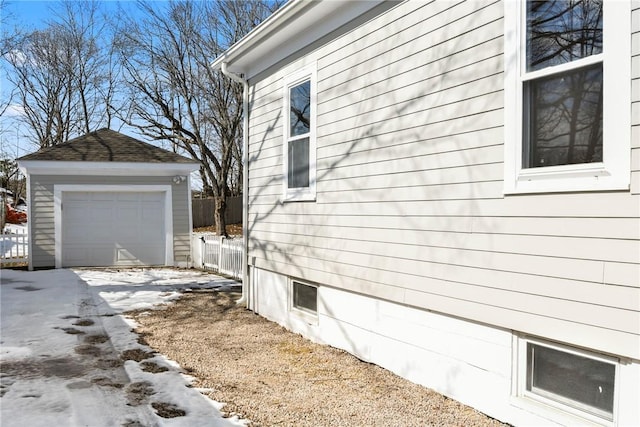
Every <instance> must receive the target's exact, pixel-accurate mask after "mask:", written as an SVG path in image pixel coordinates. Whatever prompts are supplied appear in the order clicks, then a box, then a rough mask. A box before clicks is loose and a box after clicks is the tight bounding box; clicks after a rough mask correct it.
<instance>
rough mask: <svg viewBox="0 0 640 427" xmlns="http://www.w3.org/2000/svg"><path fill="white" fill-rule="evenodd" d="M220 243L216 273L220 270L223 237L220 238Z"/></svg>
mask: <svg viewBox="0 0 640 427" xmlns="http://www.w3.org/2000/svg"><path fill="white" fill-rule="evenodd" d="M219 239H220V243H219V246H218V272H220V270H222V252H223V249H222V244H223V243H224V236H220V237H219Z"/></svg>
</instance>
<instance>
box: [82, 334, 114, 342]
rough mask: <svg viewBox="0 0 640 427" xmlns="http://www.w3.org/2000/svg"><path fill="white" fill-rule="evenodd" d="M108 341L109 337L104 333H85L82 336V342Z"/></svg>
mask: <svg viewBox="0 0 640 427" xmlns="http://www.w3.org/2000/svg"><path fill="white" fill-rule="evenodd" d="M107 341H109V337H108V336H106V335H87V336H86V337H84V342H86V343H87V344H103V343H105V342H107Z"/></svg>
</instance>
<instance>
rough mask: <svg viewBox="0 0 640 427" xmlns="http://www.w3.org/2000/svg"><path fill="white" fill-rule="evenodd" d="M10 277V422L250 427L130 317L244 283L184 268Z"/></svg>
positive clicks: (2, 291)
mask: <svg viewBox="0 0 640 427" xmlns="http://www.w3.org/2000/svg"><path fill="white" fill-rule="evenodd" d="M0 274H1V280H0V284H1V285H0V300H1V312H0V316H1V319H0V320H1V324H0V362H1V365H0V372H1V376H0V395H1V396H2V397H1V398H0V405H1V412H0V416H1V418H0V424H1V425H2V426H3V427H10V426H31V427H36V426H96V427H100V426H128V427H134V426H164V425H166V426H216V427H217V426H239V425H245V422H243V421H241V420H237V419H235V418H232V419H228V418H223V416H222V414H221V411H220V408H221V407H222V405H221V404H219V403H216V402H213V401H211V400H209V399H207V398H206V397H204V396H203V395H202V394H200V392H199V391H198V390H196V389H194V388H192V387H190V378H189V377H187V376H185V375H184V374H183V372H182V370H181V369H180V367H179V366H178V365H177V364H176V363H174V362H172V361H170V360H168V359H167V358H166V357H164V356H162V355H159V354H155V353H153V351H152V350H151V349H150V348H148V347H146V346H144V345H142V344H140V343H139V342H138V336H137V335H136V334H135V333H133V332H132V326H133V325H132V324H131V323H130V321H129V320H128V319H127V318H126V317H124V316H122V315H121V314H120V313H122V312H123V311H126V310H129V309H132V308H136V309H149V308H152V307H154V306H156V307H157V305H158V304H160V303H163V302H166V301H169V300H171V299H173V298H176V297H178V296H179V292H180V291H181V290H183V289H187V288H211V287H224V286H233V285H236V283H235V282H231V281H229V280H227V279H223V278H220V277H218V276H214V275H209V274H206V273H202V272H196V271H187V270H175V269H130V270H115V269H113V270H108V269H103V270H47V271H35V272H26V271H15V270H2V271H1V272H0Z"/></svg>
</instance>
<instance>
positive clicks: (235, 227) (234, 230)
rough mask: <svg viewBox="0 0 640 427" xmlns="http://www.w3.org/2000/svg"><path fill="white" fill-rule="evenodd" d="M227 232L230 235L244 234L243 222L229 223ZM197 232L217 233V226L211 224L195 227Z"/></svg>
mask: <svg viewBox="0 0 640 427" xmlns="http://www.w3.org/2000/svg"><path fill="white" fill-rule="evenodd" d="M226 230H227V234H228V235H229V236H242V223H240V224H227V228H226ZM193 231H194V232H196V233H215V232H216V226H215V225H210V226H207V227H198V228H194V229H193Z"/></svg>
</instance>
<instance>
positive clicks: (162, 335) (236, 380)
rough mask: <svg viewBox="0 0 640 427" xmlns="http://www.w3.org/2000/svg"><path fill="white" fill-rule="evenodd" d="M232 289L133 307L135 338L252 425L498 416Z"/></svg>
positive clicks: (313, 426)
mask: <svg viewBox="0 0 640 427" xmlns="http://www.w3.org/2000/svg"><path fill="white" fill-rule="evenodd" d="M239 297H240V295H239V294H238V293H229V292H216V291H211V290H208V291H195V292H190V293H185V294H184V296H183V297H182V298H181V299H179V300H177V301H176V302H175V303H172V304H170V305H168V306H166V308H164V309H162V310H156V311H151V312H135V313H131V315H132V317H134V318H135V320H136V321H137V322H138V323H139V328H138V329H137V332H138V333H139V334H140V335H141V342H143V343H144V344H147V345H149V346H151V347H153V348H154V349H156V350H157V351H159V352H161V353H163V354H165V355H166V356H168V357H169V358H171V359H173V360H175V361H176V362H178V363H179V364H180V365H181V366H182V367H183V368H184V369H185V370H186V371H187V372H188V373H189V374H191V375H193V376H194V377H195V378H196V382H195V384H194V386H195V387H200V388H205V389H211V391H210V392H208V393H207V394H208V395H209V397H211V398H212V399H214V400H216V401H219V402H226V406H225V407H224V408H223V410H224V411H226V413H227V414H229V415H231V414H237V415H239V416H241V417H242V418H246V419H248V420H250V421H251V424H250V426H251V427H254V426H297V427H306V426H309V427H319V426H332V427H333V426H384V427H390V426H403V427H408V426H427V425H439V426H445V425H446V426H498V425H503V424H501V423H500V422H498V421H496V420H494V419H492V418H489V417H487V416H485V415H483V414H481V413H479V412H477V411H475V410H474V409H472V408H469V407H468V406H465V405H462V404H461V403H459V402H457V401H455V400H451V399H448V398H446V397H444V396H442V395H440V394H438V393H436V392H434V391H432V390H429V389H427V388H424V387H421V386H419V385H416V384H413V383H411V382H409V381H407V380H404V379H402V378H400V377H398V376H396V375H395V374H393V373H391V372H389V371H387V370H385V369H382V368H380V367H378V366H376V365H373V364H369V363H366V362H363V361H361V360H359V359H357V358H355V357H354V356H352V355H350V354H348V353H346V352H344V351H342V350H338V349H335V348H333V347H329V346H323V345H318V344H314V343H312V342H310V341H309V340H307V339H304V338H302V337H301V336H300V335H296V334H293V333H291V332H288V331H287V330H285V329H284V328H282V327H281V326H279V325H277V324H275V323H273V322H270V321H268V320H266V319H264V318H262V317H260V316H258V315H255V314H253V313H252V312H250V311H248V310H245V309H243V308H240V307H237V306H236V305H235V301H236V300H237V299H238V298H239Z"/></svg>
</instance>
